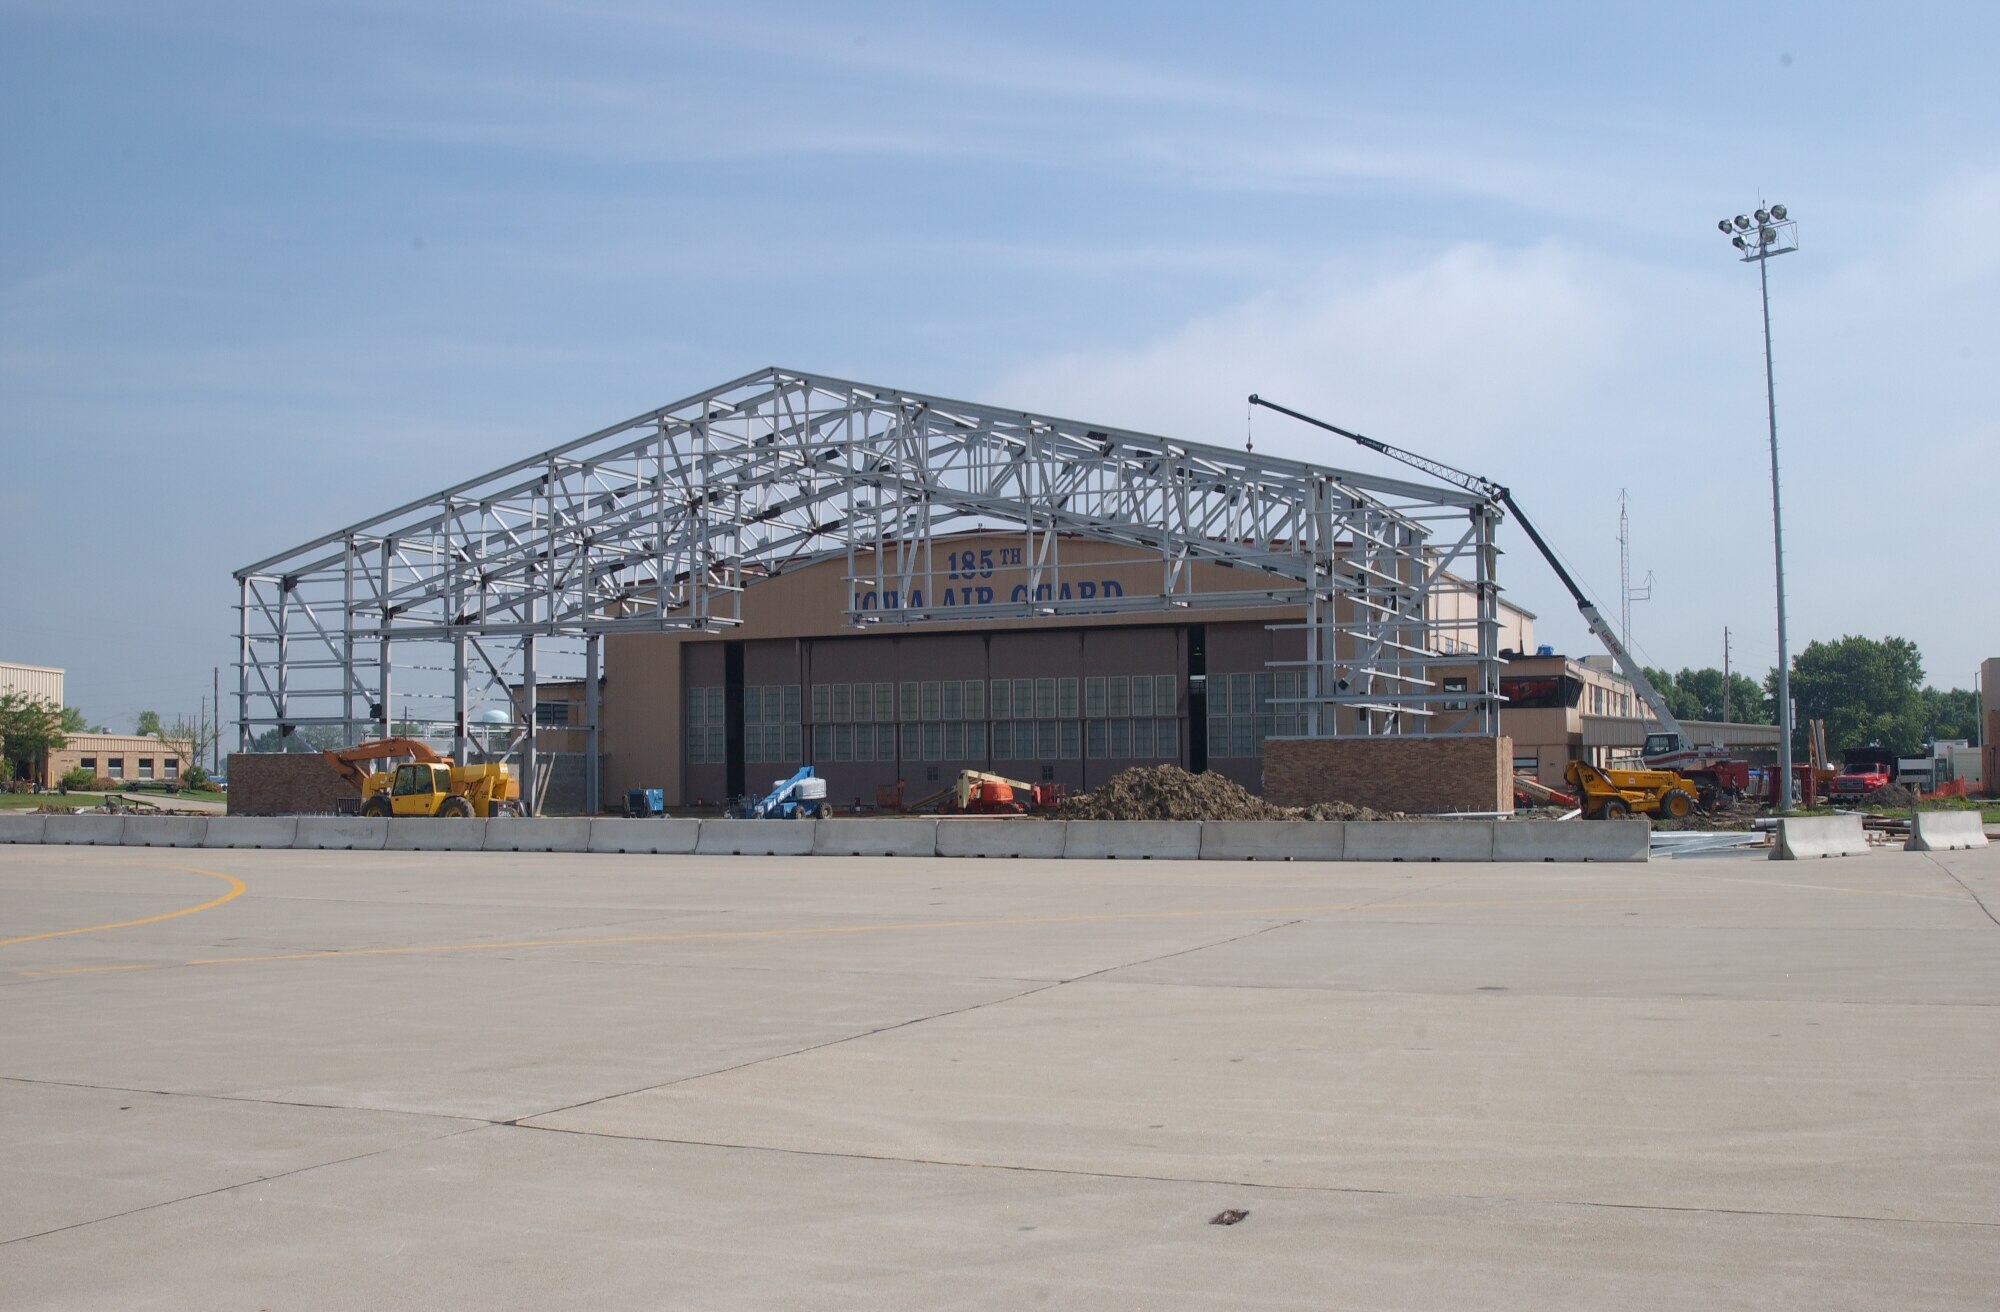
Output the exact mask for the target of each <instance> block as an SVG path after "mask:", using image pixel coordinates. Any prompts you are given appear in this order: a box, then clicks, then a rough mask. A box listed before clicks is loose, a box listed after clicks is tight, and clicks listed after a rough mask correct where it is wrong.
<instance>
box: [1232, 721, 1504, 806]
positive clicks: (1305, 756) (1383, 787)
mask: <svg viewBox="0 0 2000 1312" xmlns="http://www.w3.org/2000/svg"><path fill="white" fill-rule="evenodd" d="M1513 763H1514V741H1513V739H1511V738H1505V737H1501V738H1474V737H1470V736H1468V737H1451V738H1318V739H1307V738H1290V739H1286V738H1273V739H1269V740H1267V741H1266V742H1265V743H1264V797H1265V798H1266V800H1268V801H1271V802H1275V803H1277V804H1278V805H1279V806H1307V805H1310V804H1311V803H1313V802H1351V803H1353V804H1355V805H1357V806H1368V807H1373V808H1374V809H1376V810H1378V811H1415V812H1437V811H1511V810H1513V809H1514V779H1513Z"/></svg>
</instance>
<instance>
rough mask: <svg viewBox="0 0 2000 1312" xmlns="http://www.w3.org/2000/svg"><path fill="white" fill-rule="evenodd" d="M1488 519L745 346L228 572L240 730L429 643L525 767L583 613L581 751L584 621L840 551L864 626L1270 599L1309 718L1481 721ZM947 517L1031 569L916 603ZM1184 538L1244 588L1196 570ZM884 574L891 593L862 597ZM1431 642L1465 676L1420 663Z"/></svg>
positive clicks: (630, 626) (626, 623)
mask: <svg viewBox="0 0 2000 1312" xmlns="http://www.w3.org/2000/svg"><path fill="white" fill-rule="evenodd" d="M1499 519H1500V511H1499V510H1498V508H1497V507H1495V506H1494V505H1493V504H1492V503H1491V502H1490V501H1488V500H1485V499H1482V498H1480V497H1479V496H1477V495H1476V494H1474V493H1470V492H1465V491H1461V490H1459V489H1456V488H1445V487H1436V486H1427V485H1421V484H1416V483H1410V482H1404V481H1401V480H1397V479H1391V478H1382V477H1378V476H1375V475H1367V474H1359V473H1352V472H1348V471H1344V470H1339V469H1332V468H1326V467H1322V466H1317V465H1310V464H1305V463H1302V462H1299V461H1294V460H1285V459H1279V458H1276V457H1272V456H1268V455H1263V454H1256V453H1251V452H1248V451H1237V450H1232V449H1228V448H1223V447H1216V446H1204V445H1201V444H1197V443H1192V442H1183V441H1178V440H1174V439H1169V438H1163V437H1155V436H1150V435H1147V434H1143V433H1134V432H1128V431H1125V430H1122V429H1116V428H1110V427H1106V426H1101V425H1094V424H1086V423H1080V422H1077V421H1073V420H1067V419H1058V418H1054V417H1051V416H1047V415H1036V414H1026V413H1023V412H1020V411H1014V410H1003V409H999V408H997V407H993V406H985V405H974V404H971V403H969V402H964V401H952V400H947V399H944V398H941V397H934V396H926V395H923V394H920V393H916V392H907V391H902V390H899V389H895V388H886V387H876V386H871V385H865V384H861V383H852V382H846V381H842V380H839V379H834V378H827V377H823V376H820V375H814V374H804V373H798V372H794V371H791V370H784V369H775V368H774V369H766V370H762V371H760V372H757V373H754V374H750V375H748V376H746V377H743V378H739V379H737V380H736V381H734V382H730V383H726V384H724V385H722V386H720V387H716V388H712V389H710V390H708V391H705V392H701V393H698V394H696V395H694V396H691V397H688V398H687V399H685V400H682V401H677V402H675V403H674V404H672V405H669V406H665V407H662V408H661V409H658V410H654V411H651V412H649V413H646V414H643V415H639V416H636V417H635V418H632V419H629V420H626V421H625V422H623V423H620V424H615V425H613V426H611V427H609V428H605V429H601V430H599V431H597V432H595V433H591V434H589V435H587V436H584V437H580V438H577V439H575V440H574V441H570V442H567V443H565V444H563V445H561V446H558V447H555V448H552V449H551V450H548V451H545V452H542V453H541V454H540V455H536V456H532V457H529V458H528V459H525V460H521V461H517V462H516V463H514V464H511V465H508V466H506V467H505V468H502V469H498V470H495V471H493V472H492V473H489V474H485V475H482V476H480V477H478V478H474V479H469V480H467V481H466V482H463V483H460V484H458V485H456V486H454V487H450V488H447V489H445V490H444V491H442V492H439V493H437V494H435V495H433V496H429V497H425V498H423V499H421V500H418V501H412V502H410V503H408V504H406V505H403V506H399V507H397V508H396V509H394V510H390V511H387V512H385V513H383V514H380V515H377V516H375V517H373V518H371V519H368V520H365V521H363V522H361V523H359V524H355V525H352V526H350V527H348V528H345V529H341V530H340V531H338V532H334V533H329V534H326V535H325V536H322V537H318V538H315V539H313V540H312V541H310V542H307V543H305V544H303V545H301V546H299V547H295V548H293V549H292V550H290V551H286V552H283V553H281V554H279V555H275V556H272V557H270V558H268V559H266V560H261V561H258V562H257V563H256V564H254V565H249V566H246V567H245V568H243V569H240V570H238V571H236V579H237V582H238V586H239V590H240V620H241V623H240V629H239V682H238V713H239V719H240V721H241V726H242V728H241V737H242V742H243V744H244V747H245V749H246V750H247V749H248V747H249V744H250V742H251V739H252V737H253V736H254V734H255V731H256V730H257V729H259V728H268V727H273V726H275V727H277V728H278V729H279V731H280V736H281V738H287V737H289V736H290V735H292V734H293V733H294V732H295V731H296V730H297V729H299V728H301V727H304V726H313V725H320V726H337V727H338V729H339V731H340V734H341V736H342V737H343V738H344V739H346V740H348V741H353V740H355V739H357V738H358V737H361V736H364V735H368V734H377V733H379V734H383V735H385V736H386V734H387V732H388V730H389V726H390V722H391V720H392V718H394V717H393V712H392V706H391V697H392V694H394V693H397V692H398V691H399V689H398V688H397V687H396V686H395V684H394V682H393V680H392V674H393V672H394V671H395V670H397V669H398V668H413V667H420V662H416V661H412V660H411V658H410V653H411V652H412V651H413V650H416V649H418V648H420V647H421V646H422V645H424V644H429V645H431V647H432V649H433V650H434V652H435V653H436V654H437V656H438V658H439V664H438V665H436V666H433V667H431V668H433V669H435V670H437V671H438V672H439V673H441V674H445V675H448V676H449V682H450V693H449V700H450V703H451V715H450V723H451V726H452V732H453V736H454V738H455V739H456V744H457V748H458V750H459V752H460V753H461V754H463V753H465V752H467V751H468V750H469V749H471V748H472V747H473V744H472V741H471V738H470V733H469V729H470V727H471V726H469V725H468V722H467V713H468V706H469V704H470V699H471V698H472V696H473V695H474V686H475V681H477V682H479V683H484V684H489V685H491V686H493V687H494V688H497V689H499V690H501V691H502V693H503V694H504V700H505V701H507V702H508V703H510V704H511V705H512V706H513V707H514V712H513V714H512V716H511V719H512V721H513V723H512V725H511V726H510V731H509V733H508V734H507V737H508V740H509V750H513V749H515V748H520V749H522V750H523V751H524V753H525V754H526V756H527V758H528V763H529V767H530V769H532V760H533V753H534V749H535V729H534V718H535V716H534V687H535V683H536V675H537V670H536V657H537V648H538V643H543V642H545V641H546V640H550V639H558V638H567V639H571V640H578V639H580V640H581V641H582V644H583V652H584V658H585V665H586V678H585V682H586V686H587V695H586V730H587V734H588V737H589V741H590V750H589V752H588V757H589V761H590V763H591V764H592V765H594V763H595V761H596V758H597V752H596V718H597V717H596V705H595V700H596V699H595V694H596V687H597V679H596V673H597V670H598V668H599V656H600V650H601V648H600V641H601V638H602V636H603V635H604V634H606V633H615V632H625V631H634V630H643V631H665V630H676V629H679V630H710V631H712V630H720V629H726V628H729V627H731V626H734V625H736V624H739V623H740V622H741V621H742V600H743V593H744V591H745V589H747V588H749V587H751V586H754V585H755V584H756V583H757V582H758V581H760V580H762V579H766V578H770V577H773V576H775V575H777V574H780V573H783V572H786V571H789V570H794V569H797V568H800V567H802V566H805V565H808V564H813V563H817V562H820V561H823V560H826V559H829V558H837V557H842V556H844V557H845V560H846V563H847V579H848V583H849V595H848V606H847V611H846V619H847V622H848V623H849V624H852V625H855V626H857V627H863V628H866V627H873V626H887V625H916V624H927V623H936V622H941V621H952V622H964V621H968V620H972V621H978V620H997V619H1020V618H1048V619H1061V618H1063V617H1064V616H1072V615H1084V614H1089V615H1102V614H1105V613H1118V612H1132V611H1175V610H1180V611H1209V610H1225V609H1243V608H1270V609H1289V610H1292V611H1294V612H1298V613H1301V614H1302V618H1291V617H1288V618H1287V619H1286V620H1284V621H1281V622H1279V623H1278V624H1276V625H1274V627H1286V628H1302V629H1303V630H1304V638H1305V659H1304V660H1303V661H1300V662H1286V663H1287V664H1296V665H1297V666H1298V667H1299V668H1300V669H1301V670H1302V671H1303V674H1304V678H1303V680H1302V683H1303V687H1304V692H1303V694H1302V695H1301V696H1299V697H1298V698H1296V699H1295V700H1296V701H1297V703H1298V704H1299V705H1298V709H1301V710H1303V711H1304V713H1305V720H1306V726H1307V733H1308V735H1309V736H1319V737H1325V736H1342V735H1351V734H1383V733H1398V734H1426V733H1446V732H1450V733H1465V732H1472V733H1483V734H1491V733H1495V732H1497V725H1498V709H1499V693H1498V680H1497V675H1496V672H1497V668H1498V665H1499V656H1498V652H1497V650H1496V644H1497V641H1498V630H1499V622H1498V614H1497V610H1498V596H1499V588H1498V585H1497V583H1496V581H1495V577H1494V565H1495V551H1494V540H1493V537H1494V530H1495V528H1496V526H1497V524H1498V522H1499ZM1441 525H1442V526H1445V527H1446V529H1447V530H1448V531H1445V532H1442V533H1440V532H1438V531H1437V530H1438V528H1439V527H1440V526H1441ZM971 528H985V529H996V528H997V529H1003V530H1014V531H1018V532H1019V534H1020V541H1021V543H1022V545H1023V548H1024V550H1023V552H1022V556H1021V559H1022V560H1023V562H1024V563H1025V568H1026V571H1027V586H1026V588H1025V589H1021V590H1019V591H1020V593H1021V595H1019V596H1011V595H1010V596H1009V597H1006V598H1001V597H999V596H997V595H996V596H994V597H993V598H992V599H991V600H990V601H985V602H971V601H968V600H966V599H964V598H963V597H962V596H961V597H958V598H955V599H954V600H955V604H952V605H950V606H948V607H946V606H941V605H937V604H935V603H936V602H937V601H939V600H941V599H942V597H943V596H944V593H945V588H944V587H943V586H940V585H942V584H944V583H945V578H944V575H945V573H946V571H945V570H944V569H943V568H942V567H943V566H944V565H945V563H946V562H945V560H944V559H943V556H944V552H943V551H942V550H934V549H933V544H934V542H935V541H936V540H937V539H938V538H940V537H941V536H943V535H945V534H948V533H954V532H963V531H965V530H967V529H971ZM1077 537H1081V538H1089V539H1095V540H1098V541H1104V542H1112V543H1117V544H1121V545H1123V546H1127V547H1131V548H1135V549H1137V550H1139V551H1141V552H1143V553H1145V556H1146V558H1147V559H1151V558H1154V557H1157V558H1158V560H1159V568H1160V573H1159V580H1160V585H1159V591H1158V592H1157V593H1154V594H1145V595H1126V596H1122V597H1113V598H1106V597H1102V596H1098V597H1091V598H1087V599H1084V598H1068V597H1066V596H1065V595H1064V589H1063V588H1062V587H1061V582H1062V577H1063V560H1062V544H1063V542H1064V540H1065V538H1072V539H1073V538H1077ZM1202 565H1214V566H1222V567H1225V568H1227V569H1228V570H1230V571H1232V572H1233V573H1236V574H1240V576H1241V586H1240V587H1235V588H1226V589H1217V588H1215V587H1214V586H1212V585H1211V586H1203V587H1199V588H1198V587H1197V586H1196V584H1197V579H1196V572H1197V567H1198V566H1202ZM887 592H894V593H896V594H897V596H898V597H899V598H904V599H908V600H909V601H910V602H912V603H916V604H913V605H903V606H900V607H897V608H893V609H885V608H882V607H880V606H876V605H872V604H871V605H870V606H869V607H868V608H862V607H861V606H860V605H859V602H860V600H861V599H862V598H863V597H864V596H865V595H866V594H869V593H873V594H874V596H875V597H881V596H882V595H883V594H885V593H887ZM1447 593H1452V594H1456V596H1455V598H1454V599H1453V600H1454V604H1451V605H1448V606H1447V605H1443V604H1441V601H1442V600H1443V599H1445V594H1447ZM918 597H922V598H924V599H926V601H927V602H929V603H931V604H925V603H923V602H918V601H917V598H918ZM1468 600H1469V603H1470V604H1469V606H1468V605H1465V604H1460V603H1464V602H1466V601H1468ZM871 601H872V599H871ZM1447 664H1448V665H1453V666H1470V667H1471V668H1472V669H1473V670H1474V671H1475V675H1474V677H1473V678H1471V679H1469V680H1468V685H1469V686H1468V689H1467V690H1466V691H1462V692H1461V691H1456V690H1454V691H1452V692H1450V693H1446V692H1444V691H1442V690H1441V689H1440V687H1439V685H1438V682H1437V681H1436V680H1434V679H1432V678H1431V677H1430V674H1431V671H1432V669H1433V667H1435V666H1439V665H1447ZM1447 708H1450V709H1447ZM531 777H532V776H531ZM593 783H594V781H593ZM590 791H591V792H592V793H593V794H594V793H595V788H594V786H593V787H592V788H591V789H590Z"/></svg>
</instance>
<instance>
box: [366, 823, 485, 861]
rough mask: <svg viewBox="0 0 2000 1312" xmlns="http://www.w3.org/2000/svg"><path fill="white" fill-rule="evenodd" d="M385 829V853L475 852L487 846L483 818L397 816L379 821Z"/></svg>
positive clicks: (383, 844)
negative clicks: (386, 831)
mask: <svg viewBox="0 0 2000 1312" xmlns="http://www.w3.org/2000/svg"><path fill="white" fill-rule="evenodd" d="M381 823H382V824H383V825H385V826H386V827H387V829H388V837H387V838H386V839H385V840H384V841H383V843H382V848H383V850H384V851H388V852H477V851H479V849H480V848H482V847H484V846H485V845H486V826H487V825H488V824H489V823H490V822H489V821H486V820H440V819H438V818H437V817H436V816H418V815H399V816H391V817H390V818H389V819H387V820H384V821H382V822H381Z"/></svg>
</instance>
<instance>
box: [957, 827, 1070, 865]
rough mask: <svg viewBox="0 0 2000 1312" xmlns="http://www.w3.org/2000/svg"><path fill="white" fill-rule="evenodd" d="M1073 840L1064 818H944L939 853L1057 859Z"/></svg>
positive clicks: (966, 855) (1003, 857)
mask: <svg viewBox="0 0 2000 1312" xmlns="http://www.w3.org/2000/svg"><path fill="white" fill-rule="evenodd" d="M1068 842H1069V824H1068V823H1067V822H1066V821H1062V820H940V821H938V826H937V854H938V855H939V856H965V857H995V858H1002V859H1005V858H1015V857H1026V858H1030V859H1054V858H1057V857H1060V856H1061V855H1062V854H1063V848H1064V847H1065V846H1066V845H1067V844H1068Z"/></svg>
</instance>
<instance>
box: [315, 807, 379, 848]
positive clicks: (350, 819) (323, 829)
mask: <svg viewBox="0 0 2000 1312" xmlns="http://www.w3.org/2000/svg"><path fill="white" fill-rule="evenodd" d="M297 823H298V826H299V828H298V832H297V834H296V835H295V836H294V837H293V839H292V846H293V847H297V848H305V849H309V850H313V851H333V852H346V851H354V852H379V851H381V850H382V845H383V844H384V843H386V842H388V840H389V826H388V824H387V823H386V822H385V821H382V820H378V819H376V818H375V817H373V816H359V815H302V816H300V817H299V818H298V822H297Z"/></svg>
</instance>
